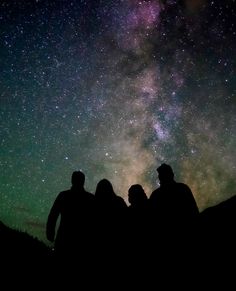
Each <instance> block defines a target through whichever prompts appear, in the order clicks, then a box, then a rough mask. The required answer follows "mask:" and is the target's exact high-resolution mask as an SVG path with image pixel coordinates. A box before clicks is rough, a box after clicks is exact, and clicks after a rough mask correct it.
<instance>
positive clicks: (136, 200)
mask: <svg viewBox="0 0 236 291" xmlns="http://www.w3.org/2000/svg"><path fill="white" fill-rule="evenodd" d="M128 200H129V203H130V205H131V207H145V203H147V195H146V193H145V191H144V189H143V187H142V186H141V185H139V184H135V185H132V186H131V187H130V188H129V193H128Z"/></svg>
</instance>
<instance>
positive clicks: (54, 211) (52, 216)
mask: <svg viewBox="0 0 236 291" xmlns="http://www.w3.org/2000/svg"><path fill="white" fill-rule="evenodd" d="M59 214H60V195H59V196H58V197H57V198H56V200H55V202H54V204H53V206H52V208H51V210H50V213H49V215H48V220H47V227H46V235H47V239H48V240H49V241H51V242H53V241H54V238H55V228H56V223H57V219H58V216H59Z"/></svg>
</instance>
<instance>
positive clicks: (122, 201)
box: [116, 196, 127, 208]
mask: <svg viewBox="0 0 236 291" xmlns="http://www.w3.org/2000/svg"><path fill="white" fill-rule="evenodd" d="M116 203H117V204H118V203H119V206H120V207H123V208H125V207H127V205H126V203H125V200H124V199H123V198H122V197H120V196H116Z"/></svg>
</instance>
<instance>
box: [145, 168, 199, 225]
mask: <svg viewBox="0 0 236 291" xmlns="http://www.w3.org/2000/svg"><path fill="white" fill-rule="evenodd" d="M157 172H158V178H159V180H160V187H159V188H158V189H156V190H155V191H153V192H152V194H151V196H150V203H151V207H152V208H153V209H154V210H155V211H156V214H157V215H158V216H160V218H161V220H162V222H164V223H165V222H166V223H170V224H172V223H184V224H186V223H188V222H189V221H192V219H195V218H196V217H197V216H198V214H199V211H198V207H197V204H196V201H195V199H194V196H193V194H192V192H191V190H190V188H189V187H188V186H187V185H186V184H184V183H177V182H176V181H175V180H174V172H173V170H172V168H171V166H169V165H167V164H162V165H161V166H160V167H159V168H157Z"/></svg>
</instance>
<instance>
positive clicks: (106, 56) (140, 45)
mask: <svg viewBox="0 0 236 291" xmlns="http://www.w3.org/2000/svg"><path fill="white" fill-rule="evenodd" d="M235 4H236V3H235V1H234V0H225V1H219V0H216V1H214V0H212V1H207V0H185V1H184V0H182V1H177V0H165V1H164V0H150V1H144V0H142V1H137V0H126V1H124V0H123V1H122V0H117V1H112V0H111V1H108V0H107V1H106V0H103V1H102V0H100V1H92V0H90V1H85V0H84V1H83V0H80V1H79V0H77V1H76V0H73V1H49V0H48V1H43V0H37V1H1V4H0V27H1V30H0V64H1V76H0V86H1V90H0V94H1V95H0V96H1V97H0V105H1V112H0V120H1V123H0V124H1V133H0V134H1V139H0V143H1V153H0V157H1V158H0V173H1V174H0V175H1V176H0V177H1V188H0V205H1V206H0V219H1V220H2V221H3V222H5V223H7V224H9V225H10V226H14V227H17V228H20V229H22V230H26V231H28V232H29V233H31V234H33V235H35V236H38V237H39V238H40V239H42V240H44V239H45V235H44V232H45V222H46V219H47V215H48V212H49V209H50V207H51V205H52V203H53V201H54V199H55V197H56V195H57V194H58V192H60V191H62V190H64V189H67V188H69V187H70V176H71V173H72V171H74V170H77V169H82V170H83V171H84V173H85V174H86V189H88V190H89V191H91V192H94V190H95V187H96V184H97V182H98V181H99V180H100V179H102V178H104V177H105V178H108V179H110V180H111V182H112V183H113V185H114V189H115V191H116V192H117V194H119V195H121V196H123V197H124V198H125V199H126V198H127V191H128V188H129V187H130V186H131V185H132V184H133V183H140V184H142V185H143V186H144V188H145V190H146V192H147V194H148V195H150V193H151V191H152V190H153V189H154V188H156V187H157V185H156V184H157V177H156V176H157V175H156V171H155V169H156V167H157V166H158V165H159V164H160V163H162V162H166V163H169V164H171V165H172V166H173V169H174V171H175V175H176V180H177V181H182V182H185V183H187V184H188V185H189V186H190V187H191V189H192V191H193V193H194V196H195V198H196V201H197V203H198V206H199V208H200V210H202V209H204V208H206V207H208V206H211V205H213V204H216V203H218V202H220V201H222V200H224V199H227V198H229V197H230V196H232V195H234V194H235V188H236V187H235V186H236V139H235V136H236V69H235V68H236V55H235V51H236V20H235V19H236V9H235V6H236V5H235Z"/></svg>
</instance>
